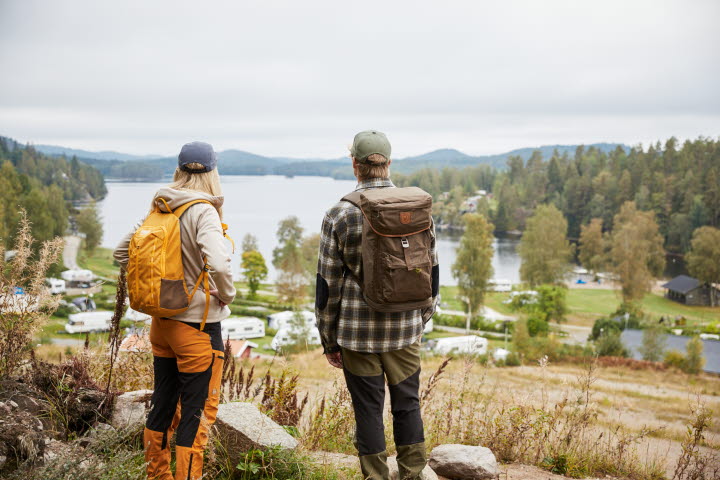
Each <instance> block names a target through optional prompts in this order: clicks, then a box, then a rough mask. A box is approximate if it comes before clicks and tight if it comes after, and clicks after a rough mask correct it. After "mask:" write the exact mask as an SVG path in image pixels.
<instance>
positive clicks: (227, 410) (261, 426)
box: [215, 402, 298, 462]
mask: <svg viewBox="0 0 720 480" xmlns="http://www.w3.org/2000/svg"><path fill="white" fill-rule="evenodd" d="M215 424H216V426H217V431H218V435H219V437H220V441H221V442H222V444H223V446H224V447H225V449H226V450H227V452H228V453H230V455H231V457H233V456H237V455H239V454H240V453H241V452H247V451H249V450H253V449H268V448H272V447H279V448H280V449H282V450H293V449H295V448H296V447H297V445H298V443H297V440H295V438H293V437H292V436H291V435H290V434H289V433H287V432H286V431H285V429H284V428H282V427H281V426H280V425H278V424H277V423H275V422H274V421H272V420H271V419H270V418H269V417H268V416H267V415H265V414H263V413H262V412H260V410H258V409H257V407H256V406H255V405H253V404H252V403H245V402H232V403H223V404H222V405H220V406H219V408H218V414H217V421H216V423H215ZM231 460H232V461H233V462H237V461H238V460H239V458H234V457H233V458H231Z"/></svg>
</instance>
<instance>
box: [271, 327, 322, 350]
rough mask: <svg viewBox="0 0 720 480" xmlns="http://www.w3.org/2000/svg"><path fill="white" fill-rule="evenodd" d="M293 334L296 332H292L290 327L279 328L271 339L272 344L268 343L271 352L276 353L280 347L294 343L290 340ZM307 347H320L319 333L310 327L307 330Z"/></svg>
mask: <svg viewBox="0 0 720 480" xmlns="http://www.w3.org/2000/svg"><path fill="white" fill-rule="evenodd" d="M293 333H296V332H294V331H293V330H292V329H291V328H290V327H283V328H281V329H280V330H278V332H277V334H276V335H275V337H274V338H273V339H272V342H270V346H271V347H272V349H273V350H275V351H278V350H280V349H281V348H282V347H285V346H288V345H292V344H293V343H294V340H293V338H292V334H293ZM307 345H320V331H319V330H318V329H317V328H315V327H311V328H310V329H309V333H308V337H307Z"/></svg>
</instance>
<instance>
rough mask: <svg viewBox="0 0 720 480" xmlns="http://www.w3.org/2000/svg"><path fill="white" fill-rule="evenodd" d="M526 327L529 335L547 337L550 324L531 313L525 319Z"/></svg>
mask: <svg viewBox="0 0 720 480" xmlns="http://www.w3.org/2000/svg"><path fill="white" fill-rule="evenodd" d="M527 329H528V333H529V334H530V336H531V337H547V334H548V332H549V331H550V325H548V322H546V321H545V320H543V319H542V318H540V317H537V316H535V315H534V314H533V315H530V316H529V317H528V319H527Z"/></svg>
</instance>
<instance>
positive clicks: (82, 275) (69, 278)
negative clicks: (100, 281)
mask: <svg viewBox="0 0 720 480" xmlns="http://www.w3.org/2000/svg"><path fill="white" fill-rule="evenodd" d="M60 276H61V277H62V278H63V280H65V282H67V286H68V287H70V288H88V287H91V286H92V282H93V280H95V274H94V273H93V272H92V271H90V270H65V271H64V272H62V273H61V274H60Z"/></svg>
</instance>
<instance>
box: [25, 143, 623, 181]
mask: <svg viewBox="0 0 720 480" xmlns="http://www.w3.org/2000/svg"><path fill="white" fill-rule="evenodd" d="M617 147H621V148H623V149H624V150H629V147H626V146H624V145H619V144H616V143H597V144H593V145H589V146H587V147H585V148H594V149H596V150H598V151H601V152H610V151H612V150H614V149H616V148H617ZM36 148H37V149H38V150H40V151H42V152H44V153H47V154H48V155H61V154H62V155H66V156H71V155H77V156H78V158H80V159H81V160H82V161H83V162H85V163H87V164H89V165H92V166H94V167H95V168H97V169H98V170H100V171H101V172H102V173H103V175H105V176H106V177H110V178H122V179H134V180H157V179H159V178H161V177H163V176H170V175H172V173H173V171H174V170H175V167H176V165H177V158H176V157H163V158H149V156H148V155H143V156H137V155H129V154H125V153H118V152H89V151H85V150H75V149H69V148H64V147H57V146H51V145H38V146H37V147H36ZM577 148H578V146H577V145H550V146H543V147H537V148H521V149H518V150H513V151H511V152H506V153H501V154H497V155H484V156H471V155H467V154H465V153H462V152H460V151H458V150H453V149H442V150H435V151H433V152H428V153H425V154H423V155H417V156H414V157H408V158H398V159H394V160H393V171H394V172H397V173H412V172H416V171H418V170H421V169H423V168H444V167H455V168H463V167H468V166H476V165H489V166H492V167H495V168H497V169H500V170H502V169H504V168H505V166H506V162H507V159H508V158H510V157H513V156H517V157H520V158H522V159H523V160H527V159H528V158H530V156H531V155H532V154H533V152H536V151H538V152H540V153H541V154H542V155H543V156H550V155H552V153H553V152H554V151H557V152H558V153H560V154H563V153H568V154H573V153H574V152H575V150H576V149H577ZM218 161H219V168H220V172H221V173H223V174H225V175H286V176H295V175H315V176H323V177H333V178H338V179H352V178H354V177H353V173H352V170H351V169H350V159H349V158H347V157H345V158H337V159H330V160H327V159H316V158H304V159H303V158H284V157H265V156H262V155H256V154H253V153H250V152H245V151H242V150H223V151H221V152H219V153H218Z"/></svg>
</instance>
